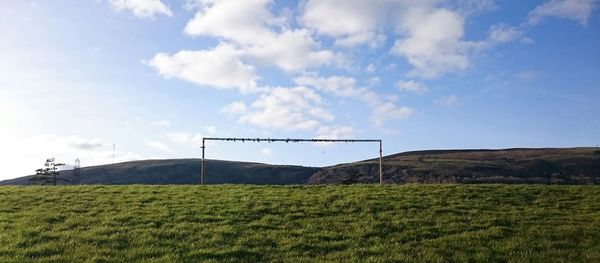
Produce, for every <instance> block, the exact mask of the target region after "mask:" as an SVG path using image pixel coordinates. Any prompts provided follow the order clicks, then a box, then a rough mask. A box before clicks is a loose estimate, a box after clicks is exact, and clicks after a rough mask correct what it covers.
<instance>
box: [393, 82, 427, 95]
mask: <svg viewBox="0 0 600 263" xmlns="http://www.w3.org/2000/svg"><path fill="white" fill-rule="evenodd" d="M396 86H397V87H398V89H400V90H402V91H411V92H414V93H418V94H424V93H425V92H427V91H428V89H427V86H425V84H423V83H421V82H417V81H414V80H406V81H403V80H401V81H398V82H397V83H396Z"/></svg>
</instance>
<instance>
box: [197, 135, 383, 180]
mask: <svg viewBox="0 0 600 263" xmlns="http://www.w3.org/2000/svg"><path fill="white" fill-rule="evenodd" d="M206 141H227V142H238V141H240V142H269V143H271V142H286V143H290V142H291V143H300V142H311V143H319V142H337V143H379V184H380V185H383V160H382V153H383V150H382V149H383V148H382V147H383V141H382V140H381V139H291V138H285V139H282V138H278V139H272V138H236V137H232V138H224V137H202V163H201V168H200V185H204V152H205V149H206Z"/></svg>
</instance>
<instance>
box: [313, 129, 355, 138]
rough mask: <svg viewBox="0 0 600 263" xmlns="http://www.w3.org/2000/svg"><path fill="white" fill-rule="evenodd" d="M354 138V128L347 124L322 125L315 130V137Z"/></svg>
mask: <svg viewBox="0 0 600 263" xmlns="http://www.w3.org/2000/svg"><path fill="white" fill-rule="evenodd" d="M350 138H354V129H353V128H352V127H349V126H340V127H330V126H323V127H320V128H319V129H318V130H317V136H315V139H350Z"/></svg>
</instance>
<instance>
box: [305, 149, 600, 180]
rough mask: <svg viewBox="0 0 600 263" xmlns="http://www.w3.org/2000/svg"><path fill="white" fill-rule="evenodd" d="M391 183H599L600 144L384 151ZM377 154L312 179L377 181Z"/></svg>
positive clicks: (385, 173) (385, 172)
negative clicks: (500, 148)
mask: <svg viewBox="0 0 600 263" xmlns="http://www.w3.org/2000/svg"><path fill="white" fill-rule="evenodd" d="M383 174H384V178H385V179H384V180H385V182H387V183H547V184H549V183H557V184H599V183H600V151H598V149H597V148H545V149H504V150H432V151H415V152H405V153H400V154H395V155H389V156H386V157H384V165H383ZM378 180H379V166H378V162H377V159H372V160H366V161H361V162H356V163H349V164H341V165H335V166H331V167H326V168H323V169H322V170H320V171H319V172H317V173H315V174H314V175H313V176H312V177H311V178H310V181H309V183H311V184H348V183H375V182H378Z"/></svg>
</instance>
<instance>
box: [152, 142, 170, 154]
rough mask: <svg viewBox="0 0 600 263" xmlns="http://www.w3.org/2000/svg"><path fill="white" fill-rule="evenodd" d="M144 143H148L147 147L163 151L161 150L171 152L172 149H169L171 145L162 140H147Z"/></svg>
mask: <svg viewBox="0 0 600 263" xmlns="http://www.w3.org/2000/svg"><path fill="white" fill-rule="evenodd" d="M146 145H148V146H149V147H152V148H154V149H157V150H160V151H163V152H173V150H171V147H169V146H168V145H166V144H165V143H163V142H159V141H147V142H146Z"/></svg>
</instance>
